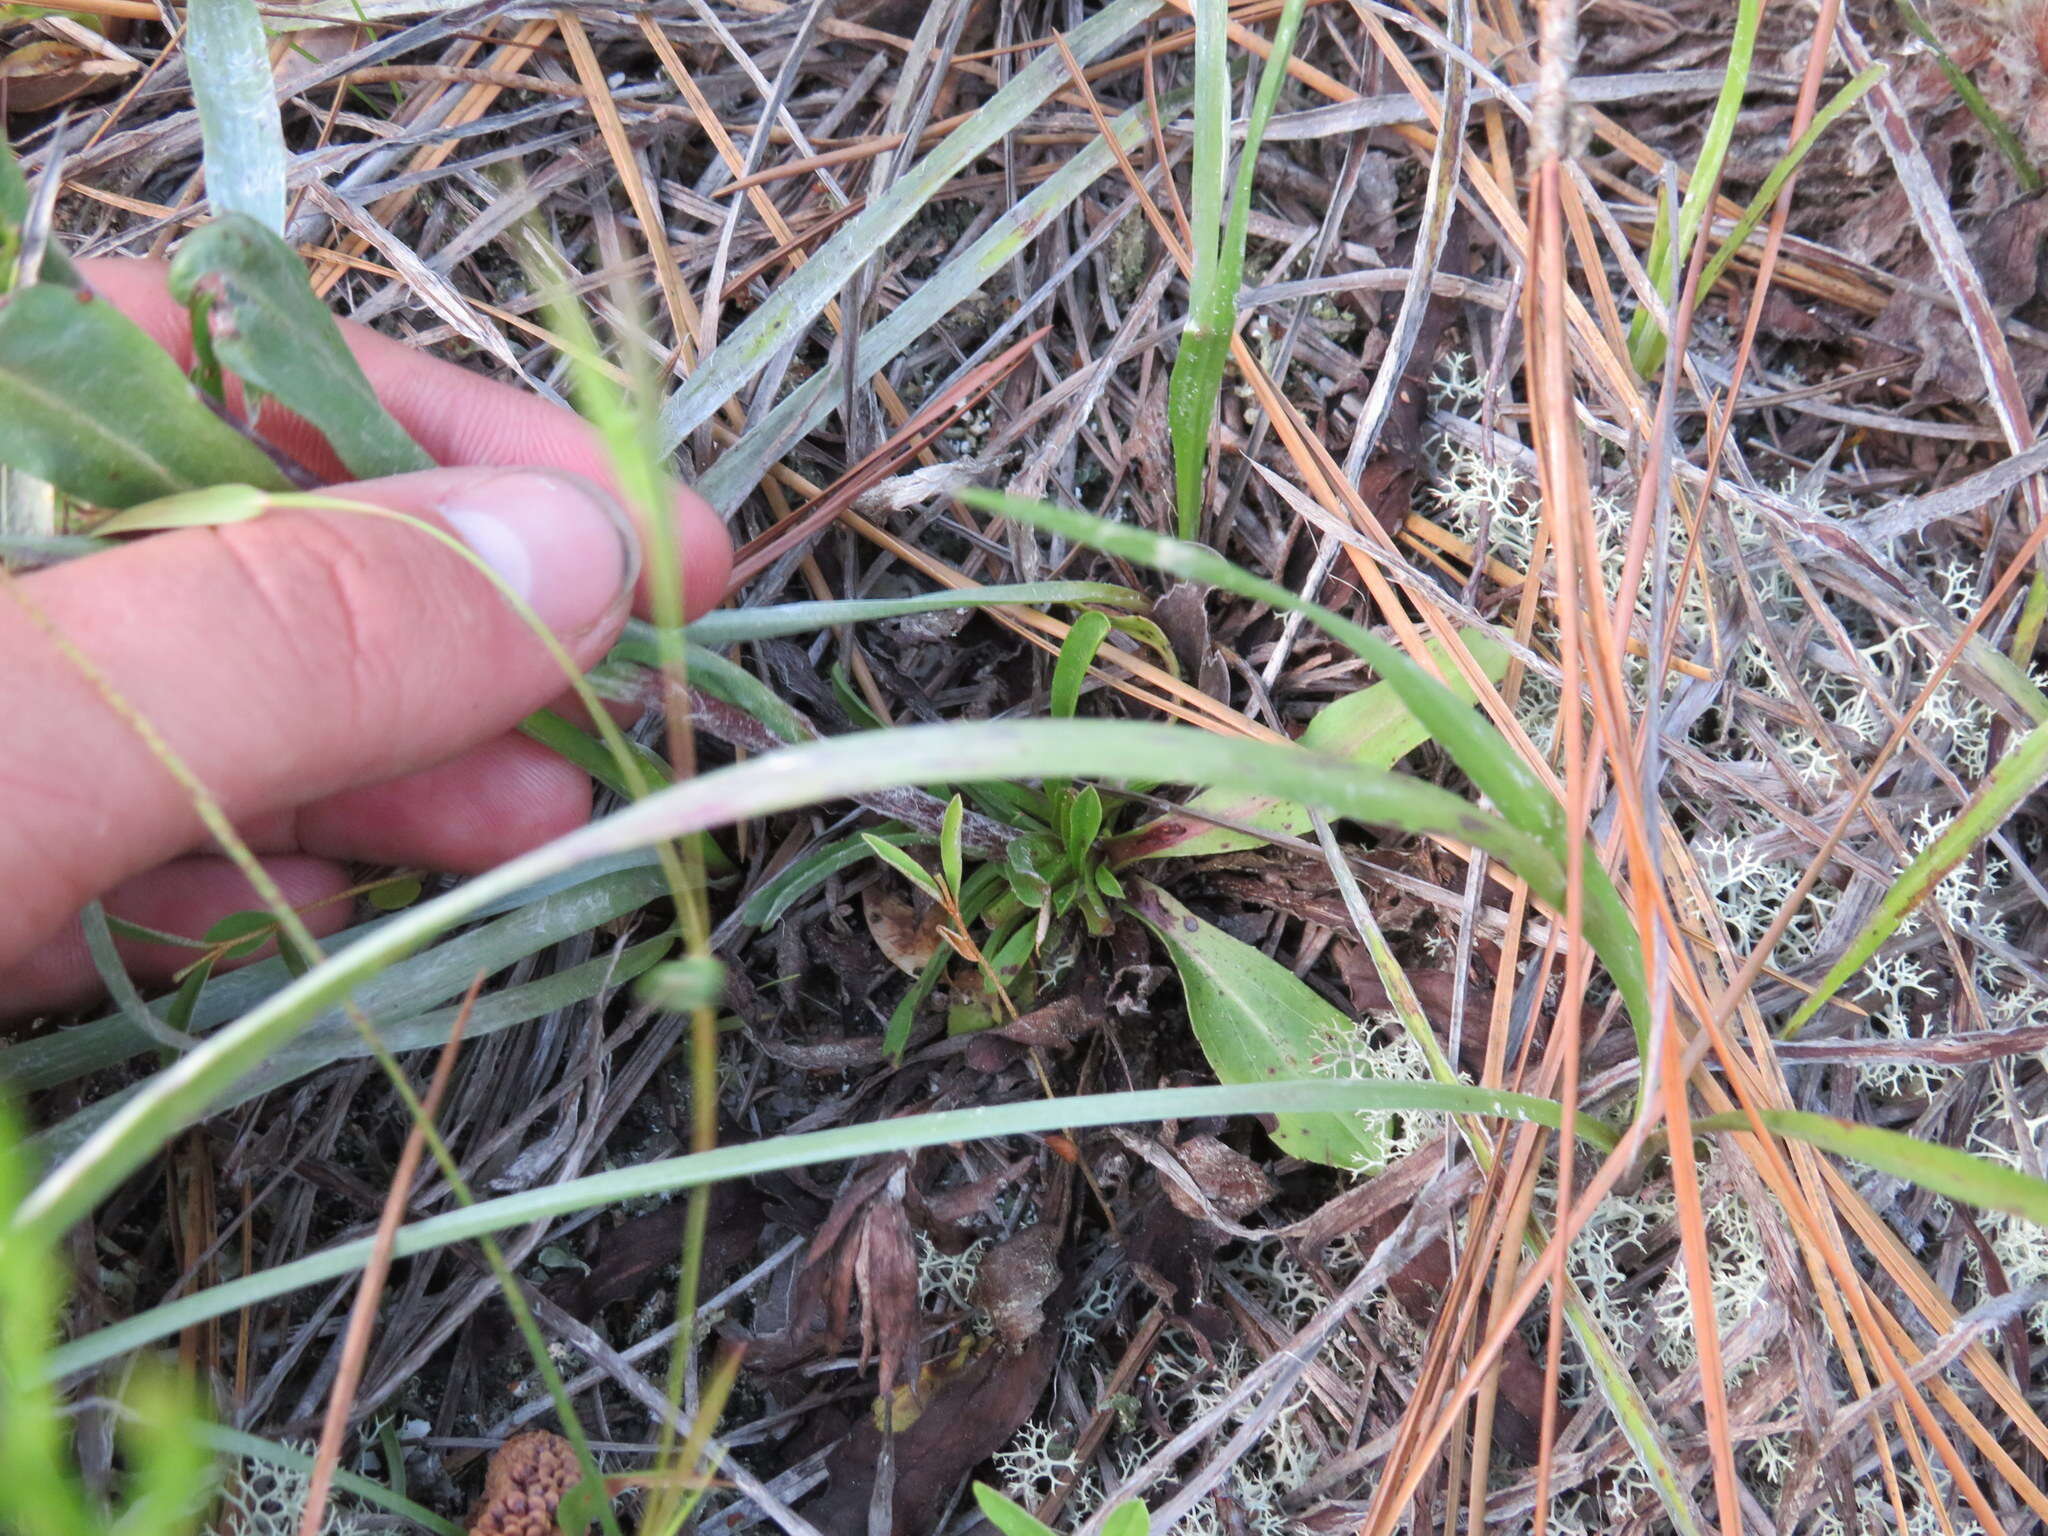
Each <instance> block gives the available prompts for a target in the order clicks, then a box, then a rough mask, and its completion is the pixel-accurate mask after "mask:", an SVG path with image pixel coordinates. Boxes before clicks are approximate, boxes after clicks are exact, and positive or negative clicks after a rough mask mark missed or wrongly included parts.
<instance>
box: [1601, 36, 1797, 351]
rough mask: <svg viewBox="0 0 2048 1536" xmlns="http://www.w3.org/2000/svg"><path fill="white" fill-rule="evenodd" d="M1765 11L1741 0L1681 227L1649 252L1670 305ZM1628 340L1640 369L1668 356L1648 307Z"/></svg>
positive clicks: (1717, 180)
mask: <svg viewBox="0 0 2048 1536" xmlns="http://www.w3.org/2000/svg"><path fill="white" fill-rule="evenodd" d="M1763 12H1764V7H1763V0H1738V3H1737V5H1736V8H1735V31H1734V36H1733V37H1732V38H1731V40H1730V42H1729V46H1728V73H1727V74H1726V76H1724V77H1723V79H1722V82H1721V93H1720V95H1719V96H1718V97H1717V98H1716V99H1715V102H1714V115H1713V117H1711V118H1710V119H1708V122H1707V131H1706V133H1705V135H1704V136H1702V138H1701V140H1700V152H1699V156H1698V158H1697V159H1695V160H1694V161H1693V166H1692V174H1691V176H1690V177H1689V178H1688V179H1687V181H1686V189H1685V198H1684V200H1683V201H1682V202H1681V203H1680V204H1679V206H1678V220H1677V228H1676V230H1675V232H1674V233H1673V236H1672V239H1671V242H1670V244H1669V245H1667V246H1665V247H1664V248H1663V249H1662V250H1655V249H1653V250H1652V251H1651V253H1650V268H1649V275H1650V281H1651V282H1652V283H1654V284H1655V285H1656V288H1657V291H1658V293H1660V294H1661V295H1663V298H1664V302H1665V303H1666V304H1667V305H1668V304H1674V303H1676V302H1677V300H1678V283H1679V277H1680V274H1681V273H1683V272H1684V271H1685V266H1686V262H1687V261H1688V260H1689V259H1690V258H1691V256H1692V244H1693V241H1694V240H1695V239H1697V238H1698V237H1699V232H1700V229H1701V226H1702V225H1703V224H1704V223H1705V221H1706V218H1707V214H1708V211H1709V209H1711V208H1712V206H1713V200H1714V197H1715V194H1716V193H1717V191H1718V190H1719V188H1720V185H1721V166H1722V163H1723V162H1724V161H1725V160H1726V159H1727V157H1728V146H1729V144H1730V143H1731V142H1733V140H1734V138H1735V124H1736V120H1737V119H1738V118H1739V117H1740V116H1741V115H1742V98H1743V95H1744V93H1745V92H1746V91H1747V90H1748V88H1749V72H1750V67H1751V65H1752V64H1753V63H1754V61H1755V58H1756V39H1757V29H1758V27H1759V26H1760V25H1761V24H1762V21H1763ZM1701 291H1702V292H1704V291H1705V290H1704V289H1702V290H1701ZM1628 342H1629V351H1630V353H1631V354H1632V356H1633V357H1634V360H1635V365H1636V371H1637V372H1638V373H1640V374H1642V375H1643V376H1644V377H1648V376H1649V375H1650V374H1651V373H1652V372H1654V371H1655V370H1656V368H1657V365H1658V364H1659V363H1661V362H1662V361H1663V360H1664V347H1665V344H1666V337H1665V335H1664V328H1663V327H1662V326H1660V325H1658V324H1657V322H1656V320H1655V318H1654V317H1653V316H1652V315H1651V314H1650V313H1649V312H1648V311H1647V310H1638V311H1637V312H1636V315H1635V318H1634V319H1633V320H1632V321H1631V322H1630V324H1629V337H1628Z"/></svg>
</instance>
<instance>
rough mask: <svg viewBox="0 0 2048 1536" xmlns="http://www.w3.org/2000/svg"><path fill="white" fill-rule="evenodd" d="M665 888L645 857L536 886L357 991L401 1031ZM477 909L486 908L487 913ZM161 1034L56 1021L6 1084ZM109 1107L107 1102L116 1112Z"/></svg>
mask: <svg viewBox="0 0 2048 1536" xmlns="http://www.w3.org/2000/svg"><path fill="white" fill-rule="evenodd" d="M660 894H661V878H660V875H659V874H658V873H657V872H656V871H655V870H654V869H653V868H652V867H651V864H650V862H649V861H647V860H644V859H643V860H642V861H641V862H640V863H638V864H637V865H635V866H633V867H630V868H626V869H620V870H610V871H605V872H603V873H600V874H596V875H591V876H587V877H586V878H583V879H581V880H578V881H576V882H575V883H573V884H570V885H567V886H565V887H564V888H563V889H561V890H557V891H550V892H545V893H530V894H529V895H528V896H527V898H526V899H525V900H524V901H523V902H522V904H521V905H520V906H518V907H517V908H516V909H515V910H512V911H510V912H506V913H504V914H502V915H500V916H497V917H495V918H494V919H493V920H492V921H491V922H489V923H486V924H484V925H482V926H480V927H477V928H473V929H471V930H470V931H469V932H467V933H463V934H459V935H457V936H456V937H454V938H452V939H449V940H447V941H446V942H445V943H442V944H440V945H437V946H436V947H435V948H434V949H432V950H430V951H428V952H427V953H425V954H423V955H420V956H419V957H418V958H416V959H413V960H409V961H406V962H404V963H403V964H400V965H395V966H392V967H391V968H390V969H388V970H386V971H385V972H384V973H383V974H382V975H380V976H378V977H377V978H376V979H375V980H374V981H371V982H369V983H368V984H367V985H365V986H364V987H363V988H362V989H361V990H360V991H359V992H358V993H357V995H356V1002H357V1003H358V1005H359V1006H360V1007H361V1008H362V1009H363V1011H364V1012H365V1013H367V1014H368V1015H369V1016H370V1017H371V1018H373V1019H377V1020H389V1021H390V1022H389V1023H388V1024H382V1025H380V1028H381V1029H383V1030H385V1031H398V1032H402V1031H403V1030H404V1029H405V1028H406V1027H407V1024H408V1021H412V1020H415V1019H416V1018H417V1017H418V1016H419V1015H420V1014H421V1013H422V1011H423V1010H425V1009H428V1008H431V1007H433V1006H434V1005H436V1004H438V1003H441V1002H444V1001H446V1000H448V999H450V998H454V997H459V996H460V995H461V993H462V989H463V988H464V987H465V986H466V985H468V983H469V980H470V978H471V977H473V976H475V975H476V973H477V972H478V971H482V972H484V973H485V974H487V975H491V974H495V973H497V972H499V971H502V970H504V969H505V968H506V967H508V966H511V965H514V964H516V963H518V962H519V961H520V960H523V959H525V958H526V957H527V956H528V955H531V954H535V953H537V952H538V951H540V950H542V949H545V948H547V947H549V946H550V945H554V944H559V943H561V942H562V941H563V940H564V939H569V938H573V937H575V936H576V935H577V934H579V933H588V932H589V931H590V930H591V929H593V928H596V927H598V926H599V925H601V924H604V923H608V922H611V921H613V920H615V919H617V918H619V917H622V916H624V915H625V914H627V913H630V912H635V911H638V910H639V909H640V908H641V907H644V906H646V905H647V904H648V903H649V902H650V901H653V900H655V899H656V898H657V897H658V896H659V895H660ZM474 915H479V916H480V915H483V914H481V913H478V914H474ZM394 921H396V919H395V918H391V917H386V918H380V919H378V920H377V921H375V922H373V923H368V924H365V925H363V926H362V927H360V928H357V929H355V930H353V931H352V932H350V933H347V934H343V935H342V936H341V940H340V941H341V942H343V943H350V942H358V941H360V940H362V939H364V938H366V937H368V936H370V935H372V934H375V933H376V932H377V931H379V930H380V929H381V928H383V927H385V926H387V925H388V924H390V923H392V922H394ZM291 979H292V978H291V975H290V973H289V971H288V970H287V969H286V967H285V964H284V962H283V961H282V960H279V959H275V958H273V959H270V960H262V961H258V962H257V963H256V964H254V965H251V966H248V967H246V968H245V969H243V970H239V971H235V972H233V973H232V974H229V975H226V976H220V977H216V978H214V979H213V980H212V981H211V982H210V983H209V984H208V985H207V988H206V990H205V992H204V993H203V994H202V995H201V996H200V998H199V1001H198V1003H197V1005H196V1006H195V1007H194V1008H193V1010H192V1014H191V1017H190V1018H189V1019H188V1020H187V1022H186V1028H188V1029H189V1030H190V1031H191V1032H192V1033H195V1034H204V1033H208V1032H210V1031H212V1030H215V1029H217V1028H218V1027H219V1026H220V1025H222V1024H224V1023H226V1022H227V1021H229V1020H230V1019H233V1018H236V1017H237V1016H239V1015H241V1014H243V1013H246V1012H248V1011H249V1010H250V1009H252V1008H255V1007H256V1006H258V1005H259V1004H260V1003H261V1002H262V1001H263V1000H264V999H265V998H266V997H269V996H271V995H274V994H275V993H276V992H278V991H279V990H280V989H281V988H282V987H284V986H286V985H288V984H289V983H290V981H291ZM171 1006H172V1001H171V1000H159V1001H158V1002H156V1003H154V1004H153V1005H152V1010H151V1011H152V1012H155V1013H157V1014H158V1015H159V1016H164V1015H166V1014H167V1013H168V1012H169V1010H170V1008H171ZM308 1029H309V1031H311V1032H322V1031H324V1032H330V1033H332V1034H333V1035H334V1036H335V1037H336V1038H337V1039H345V1040H347V1041H349V1042H350V1043H352V1044H357V1045H359V1044H360V1043H361V1037H360V1036H359V1035H358V1034H357V1033H356V1032H355V1031H354V1030H352V1029H350V1028H348V1027H347V1021H346V1020H344V1019H343V1018H342V1017H341V1016H340V1015H339V1014H330V1015H327V1016H326V1017H324V1018H321V1019H315V1020H314V1021H313V1022H312V1024H311V1025H309V1026H308ZM154 1043H155V1042H154V1037H153V1036H151V1035H149V1034H148V1033H146V1032H144V1031H142V1030H140V1029H137V1028H136V1027H135V1026H134V1025H133V1024H131V1023H129V1021H128V1020H127V1019H126V1018H124V1017H123V1016H122V1015H121V1014H119V1013H114V1014H110V1015H109V1016H107V1017H105V1018H102V1019H96V1020H94V1021H93V1022H91V1023H89V1024H81V1025H79V1026H77V1027H76V1028H74V1029H65V1030H59V1031H57V1032H56V1033H55V1034H49V1035H42V1036H39V1037H38V1038H36V1039H33V1040H23V1041H19V1042H17V1043H15V1044H13V1045H10V1046H7V1047H5V1048H4V1049H0V1083H4V1084H6V1085H7V1086H8V1087H9V1088H11V1089H12V1090H13V1091H14V1092H16V1093H41V1092H44V1091H46V1090H48V1089H51V1088H56V1087H60V1086H62V1085H63V1084H65V1083H70V1082H76V1081H77V1080H78V1079H79V1078H81V1077H84V1076H85V1075H86V1074H88V1073H91V1072H100V1071H105V1070H106V1069H108V1068H110V1067H116V1066H119V1065H120V1064H121V1063H123V1062H126V1061H132V1060H133V1059H134V1058H135V1057H137V1056H139V1055H141V1054H143V1053H144V1052H145V1051H147V1050H149V1049H151V1047H152V1046H153V1044H154ZM98 1108H99V1106H98V1105H94V1106H92V1107H90V1108H88V1109H86V1110H83V1111H80V1114H79V1116H74V1117H73V1118H72V1119H69V1120H65V1121H61V1122H59V1123H58V1125H56V1126H54V1127H52V1128H51V1129H50V1130H48V1131H45V1132H44V1133H43V1146H44V1149H45V1152H46V1154H48V1153H58V1154H61V1153H62V1152H64V1151H68V1150H69V1149H70V1148H71V1147H72V1146H74V1145H76V1143H77V1142H78V1141H80V1140H82V1139H83V1137H84V1135H85V1133H86V1131H87V1130H89V1129H90V1127H91V1124H92V1123H96V1122H92V1121H88V1120H86V1119H83V1118H81V1117H82V1116H91V1115H94V1114H95V1112H96V1111H97V1110H98ZM109 1112H110V1111H109Z"/></svg>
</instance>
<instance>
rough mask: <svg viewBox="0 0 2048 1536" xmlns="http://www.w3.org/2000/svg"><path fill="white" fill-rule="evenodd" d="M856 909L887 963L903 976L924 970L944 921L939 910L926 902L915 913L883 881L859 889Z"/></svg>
mask: <svg viewBox="0 0 2048 1536" xmlns="http://www.w3.org/2000/svg"><path fill="white" fill-rule="evenodd" d="M860 909H861V916H862V917H864V918H866V919H867V925H868V933H869V934H870V935H872V936H873V938H874V941H875V947H876V948H877V949H879V950H881V952H882V953H883V954H884V955H885V956H887V957H888V961H889V963H890V964H891V965H893V966H895V967H896V969H897V970H899V971H901V972H903V974H904V975H906V976H916V975H918V974H919V973H920V972H921V971H923V970H924V968H925V966H926V965H927V964H928V963H929V962H930V960H931V958H932V956H933V954H935V953H936V952H937V950H938V947H939V942H940V941H939V929H940V927H941V926H942V925H943V924H944V923H945V920H946V914H945V913H944V912H943V911H941V910H940V909H939V908H938V907H937V906H934V905H929V904H928V905H927V906H926V907H925V909H924V911H923V912H919V911H918V910H917V908H916V907H915V906H913V905H912V904H911V902H910V899H909V898H908V897H907V896H904V895H903V894H902V893H901V892H900V891H898V890H896V889H895V888H894V887H893V886H892V885H887V884H876V885H871V886H869V887H868V888H867V889H866V890H864V891H862V892H861V901H860Z"/></svg>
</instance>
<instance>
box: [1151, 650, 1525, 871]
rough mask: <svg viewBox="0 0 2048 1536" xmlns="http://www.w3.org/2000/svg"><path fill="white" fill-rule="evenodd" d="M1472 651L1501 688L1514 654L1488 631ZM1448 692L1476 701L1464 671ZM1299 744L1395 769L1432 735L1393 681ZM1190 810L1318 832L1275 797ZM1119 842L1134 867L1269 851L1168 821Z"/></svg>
mask: <svg viewBox="0 0 2048 1536" xmlns="http://www.w3.org/2000/svg"><path fill="white" fill-rule="evenodd" d="M1465 646H1466V649H1468V650H1470V651H1471V652H1472V657H1473V660H1475V661H1477V662H1478V663H1479V665H1480V666H1481V668H1483V669H1484V670H1485V672H1486V675H1487V676H1488V677H1489V678H1491V679H1493V681H1495V682H1499V681H1500V679H1501V678H1502V677H1504V676H1505V675H1506V673H1507V661H1508V652H1507V648H1506V647H1505V646H1503V645H1501V644H1500V643H1499V642H1498V641H1497V640H1495V639H1494V638H1493V637H1492V636H1491V635H1489V634H1488V633H1487V632H1486V631H1484V630H1479V629H1468V630H1466V631H1465ZM1444 686H1445V687H1446V688H1449V689H1450V690H1451V692H1452V693H1454V694H1456V695H1457V696H1458V697H1459V698H1460V699H1462V700H1464V701H1465V702H1466V703H1468V704H1469V703H1471V702H1472V691H1471V688H1470V687H1469V686H1468V685H1467V684H1466V682H1465V678H1464V675H1463V674H1462V673H1458V672H1449V673H1447V680H1446V681H1445V684H1444ZM1295 739H1296V740H1297V741H1299V742H1300V743H1301V745H1302V746H1304V747H1307V748H1308V749H1309V750H1310V751H1312V752H1327V753H1329V754H1330V755H1331V756H1332V757H1341V758H1345V759H1348V760H1349V761H1351V762H1354V763H1360V764H1363V765H1364V766H1366V767H1368V768H1391V767H1393V766H1394V764H1396V763H1397V762H1399V761H1400V760H1401V759H1402V758H1404V757H1406V756H1407V755H1408V754H1409V753H1410V752H1412V751H1414V750H1415V749H1416V748H1417V747H1419V746H1421V745H1422V744H1423V743H1424V742H1425V741H1428V740H1429V731H1428V730H1427V728H1425V727H1424V726H1423V724H1422V722H1421V721H1419V720H1417V719H1416V718H1415V712H1414V711H1413V710H1411V709H1410V708H1409V707H1408V705H1407V704H1406V703H1405V702H1404V701H1403V700H1402V698H1401V695H1400V694H1399V693H1398V692H1397V691H1396V690H1395V688H1394V685H1393V684H1392V683H1387V682H1379V683H1373V684H1371V685H1369V686H1367V687H1364V688H1361V689H1359V690H1358V692H1356V693H1351V694H1346V695H1345V696H1344V697H1343V698H1341V699H1336V700H1333V701H1332V702H1330V703H1328V704H1326V705H1324V706H1323V707H1322V708H1321V709H1319V710H1317V711H1316V714H1315V717H1314V718H1313V719H1312V720H1310V721H1309V723H1308V726H1307V728H1306V729H1305V730H1303V731H1302V733H1301V735H1300V736H1298V737H1297V738H1295ZM1187 809H1188V810H1189V811H1190V812H1193V813H1194V816H1195V818H1199V817H1201V816H1204V815H1207V816H1215V817H1218V818H1220V819H1221V820H1224V821H1229V822H1234V823H1236V824H1237V826H1242V827H1254V828H1259V829H1261V830H1264V831H1269V832H1274V833H1277V834H1279V835H1281V836H1283V837H1307V836H1308V835H1309V834H1310V832H1311V830H1312V826H1313V823H1312V819H1311V814H1312V813H1311V812H1310V810H1309V808H1308V807H1307V806H1305V805H1299V804H1297V803H1295V802H1294V801H1291V800H1279V799H1275V798H1274V797H1273V796H1271V795H1243V794H1239V795H1226V794H1220V793H1218V792H1217V791H1215V790H1204V791H1202V793H1200V794H1198V795H1196V796H1195V797H1194V798H1193V799H1191V800H1189V801H1188V802H1187ZM1119 843H1120V846H1119V847H1118V849H1117V858H1118V859H1119V861H1121V862H1132V863H1135V862H1136V861H1138V860H1140V859H1192V858H1205V857H1207V856H1208V855H1210V854H1217V853H1238V852H1241V851H1243V850H1244V849H1247V848H1262V847H1264V846H1265V844H1266V839H1265V838H1262V837H1259V836H1256V835H1255V834H1254V833H1252V832H1241V831H1238V830H1237V829H1236V827H1219V826H1213V825H1209V824H1206V823H1204V822H1203V821H1201V820H1199V819H1188V818H1185V817H1182V816H1179V815H1166V816H1161V817H1159V818H1157V819H1155V820H1153V821H1150V822H1147V823H1146V824H1145V825H1143V826H1140V827H1136V828H1133V829H1132V830H1131V832H1130V833H1128V834H1127V835H1126V837H1124V838H1122V839H1119Z"/></svg>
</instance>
